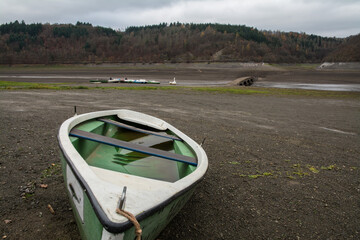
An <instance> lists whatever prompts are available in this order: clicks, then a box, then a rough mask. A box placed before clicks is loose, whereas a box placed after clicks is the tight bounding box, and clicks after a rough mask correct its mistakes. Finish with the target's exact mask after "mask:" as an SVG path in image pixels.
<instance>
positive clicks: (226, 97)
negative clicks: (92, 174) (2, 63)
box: [0, 89, 360, 239]
mask: <svg viewBox="0 0 360 240" xmlns="http://www.w3.org/2000/svg"><path fill="white" fill-rule="evenodd" d="M302 91H303V90H298V92H297V94H293V95H291V94H290V95H289V94H284V95H279V94H271V93H270V94H269V93H267V94H259V93H255V94H231V93H226V92H206V91H192V90H184V89H179V90H140V89H138V90H110V89H109V90H106V89H98V90H89V89H84V90H61V91H56V90H49V89H43V90H39V89H38V90H31V89H29V90H26V89H17V90H13V89H12V90H1V91H0V187H1V191H0V212H1V223H0V234H1V235H0V237H2V238H4V239H32V238H36V239H50V238H51V239H79V238H80V236H79V233H78V229H77V227H76V224H75V221H74V218H73V214H72V211H71V209H70V205H69V201H68V199H67V195H66V191H65V185H64V183H63V178H62V175H61V168H60V165H59V164H60V159H59V148H58V143H57V139H56V135H57V131H58V128H59V126H60V124H61V123H62V122H63V121H64V120H65V119H67V118H69V117H71V116H72V115H73V106H74V105H76V106H77V110H78V113H85V112H90V111H99V110H106V109H117V108H126V109H131V110H135V111H140V112H144V113H147V114H150V115H153V116H157V117H159V118H161V119H164V120H165V121H167V122H169V123H170V124H172V125H174V126H176V127H177V128H178V129H180V130H181V131H183V132H185V133H186V134H187V135H189V136H190V137H191V138H192V139H194V140H195V141H197V142H201V141H202V140H203V139H204V138H205V137H206V141H205V144H204V145H203V147H204V149H205V151H206V152H207V154H208V158H209V170H208V172H207V174H206V176H205V179H204V180H203V181H202V182H200V183H199V185H198V188H197V191H196V192H195V194H194V196H193V197H192V198H191V199H190V201H189V202H188V204H187V205H186V206H185V208H184V209H183V210H182V211H181V212H180V213H179V215H177V216H176V217H175V218H174V219H173V221H172V222H171V223H170V225H168V227H167V228H165V230H164V231H163V232H162V233H161V235H160V236H159V237H158V238H159V239H315V238H319V239H329V238H334V239H357V238H359V234H360V233H359V232H360V227H359V226H360V218H359V216H360V208H359V201H360V178H359V174H360V163H359V156H360V150H359V149H360V148H359V145H360V121H359V120H360V97H359V95H358V93H351V94H350V93H338V94H337V95H336V96H333V95H329V96H327V95H326V94H325V95H324V94H322V95H321V96H319V95H317V94H315V93H317V92H316V91H315V92H311V94H310V93H309V92H302ZM301 93H304V94H301ZM50 209H52V210H53V211H50Z"/></svg>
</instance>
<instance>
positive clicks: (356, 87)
mask: <svg viewBox="0 0 360 240" xmlns="http://www.w3.org/2000/svg"><path fill="white" fill-rule="evenodd" d="M253 86H254V87H272V88H290V89H309V90H324V91H350V92H360V84H312V83H277V82H256V83H255V84H254V85H253Z"/></svg>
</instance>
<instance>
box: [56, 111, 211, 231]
mask: <svg viewBox="0 0 360 240" xmlns="http://www.w3.org/2000/svg"><path fill="white" fill-rule="evenodd" d="M116 111H121V110H110V111H102V112H104V113H110V114H108V115H111V114H112V113H113V112H116ZM127 111H128V110H127ZM98 113H100V112H98ZM88 114H91V113H88ZM108 115H107V116H108ZM79 116H81V115H79ZM79 116H74V117H75V118H76V117H79ZM103 116H105V115H103ZM74 117H72V118H69V119H67V120H66V121H65V122H67V121H70V119H72V121H70V122H73V120H75V119H73V118H74ZM89 119H90V118H89ZM65 122H64V123H65ZM81 122H82V121H81ZM64 123H63V124H64ZM63 124H62V125H61V126H60V128H59V134H58V136H57V139H58V143H59V146H60V150H61V153H62V155H63V157H64V159H65V161H66V163H67V164H68V165H69V167H70V168H71V170H72V172H73V173H74V175H75V177H76V179H77V180H78V181H79V183H80V185H81V187H82V189H83V191H84V192H85V193H86V195H87V196H88V198H89V200H90V203H91V205H92V207H93V209H94V212H95V214H96V216H97V218H98V219H99V221H100V223H101V224H102V225H103V227H104V228H105V229H106V230H107V231H108V232H111V233H115V234H116V233H122V232H124V231H126V230H127V229H129V228H131V227H132V226H133V224H132V223H131V222H130V221H129V220H126V221H125V222H114V221H112V220H110V219H109V217H108V216H107V214H106V213H105V211H104V210H103V208H102V207H101V205H100V203H99V201H98V200H97V198H96V196H95V194H94V193H93V192H92V190H91V187H90V186H89V185H88V183H87V182H86V180H85V179H84V177H83V176H82V174H81V173H80V172H79V171H78V169H77V168H76V166H75V163H74V162H73V161H72V160H71V158H70V157H69V155H68V154H67V151H66V150H65V149H64V146H63V144H62V142H61V132H60V131H61V130H62V128H63ZM167 124H168V123H167ZM69 125H70V124H69ZM168 126H169V127H171V128H174V129H176V128H175V127H172V126H171V125H170V124H168ZM176 130H177V129H176ZM67 131H70V129H68V130H67ZM177 131H179V130H177ZM179 132H180V131H179ZM180 133H182V132H180ZM182 134H183V135H184V136H185V137H187V136H186V135H185V134H184V133H182ZM187 138H188V139H190V140H191V141H193V140H192V139H191V138H189V137H187ZM185 142H187V141H186V140H185ZM193 142H194V143H195V144H196V145H197V146H199V145H198V144H197V143H196V142H195V141H193ZM199 150H200V152H201V153H203V157H204V159H201V160H203V161H200V162H199V163H200V165H202V166H204V165H205V169H204V170H203V174H202V175H201V176H200V177H198V178H197V179H196V180H195V181H192V183H191V184H189V185H188V186H186V187H184V188H182V189H181V190H179V191H178V192H176V193H175V194H173V195H171V196H170V197H169V198H167V199H165V200H164V201H162V202H160V203H159V204H157V205H155V206H153V207H151V208H149V209H147V210H146V211H143V212H141V213H140V214H137V215H136V219H137V220H138V221H139V222H141V221H142V220H144V219H146V218H148V217H149V216H151V215H153V214H155V213H156V212H158V211H160V210H162V209H163V208H165V207H166V206H167V205H168V204H170V203H171V202H172V201H174V200H176V199H177V198H178V197H180V196H182V195H184V194H185V193H187V192H188V191H189V190H191V189H192V188H193V187H195V185H197V184H198V183H199V182H201V181H202V179H203V178H204V176H205V173H206V171H207V168H208V162H207V157H206V153H205V151H204V150H203V149H202V148H201V147H200V149H199ZM198 160H200V159H199V158H198ZM201 163H202V164H201ZM200 165H199V166H198V167H197V169H198V168H199V167H200ZM197 169H196V170H195V171H194V172H193V173H195V172H197ZM190 175H192V174H190ZM188 176H189V175H188ZM186 177H187V176H186ZM186 177H184V178H186ZM184 178H183V179H184ZM178 181H181V179H180V180H178ZM178 181H177V182H178ZM175 183H176V182H175ZM175 183H172V184H175Z"/></svg>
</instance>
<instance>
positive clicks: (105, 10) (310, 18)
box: [0, 0, 360, 37]
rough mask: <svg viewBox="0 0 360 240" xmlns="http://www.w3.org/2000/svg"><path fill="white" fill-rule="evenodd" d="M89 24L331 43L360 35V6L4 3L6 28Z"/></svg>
mask: <svg viewBox="0 0 360 240" xmlns="http://www.w3.org/2000/svg"><path fill="white" fill-rule="evenodd" d="M15 20H19V21H21V20H24V21H25V22H26V23H73V24H75V23H76V22H77V21H81V22H89V23H92V24H93V25H94V26H104V27H111V28H114V29H116V30H119V29H120V30H125V28H126V27H129V26H139V25H141V26H143V25H151V24H159V23H162V22H167V23H170V22H177V21H179V22H181V23H191V22H193V23H224V24H236V25H246V26H250V27H256V28H257V29H259V30H273V31H276V30H280V31H285V32H289V31H294V32H306V33H308V34H317V35H320V36H326V37H347V36H350V35H356V34H359V33H360V0H220V1H215V0H178V1H175V0H153V1H150V0H102V1H100V0H0V24H3V23H9V22H13V21H15Z"/></svg>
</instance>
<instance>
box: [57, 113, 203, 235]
mask: <svg viewBox="0 0 360 240" xmlns="http://www.w3.org/2000/svg"><path fill="white" fill-rule="evenodd" d="M109 113H111V114H114V113H117V112H113V111H110V112H109ZM122 113H130V112H126V111H123V112H122ZM134 113H136V112H134ZM106 115H108V113H106V114H105V113H104V116H106ZM101 116H103V114H102V113H96V117H101ZM85 117H86V116H84V117H80V118H78V117H73V120H74V122H76V123H73V122H72V121H70V120H72V119H70V120H68V121H67V122H69V123H66V122H65V123H64V124H63V125H62V127H61V128H60V130H59V136H58V138H59V144H60V149H61V163H62V170H63V176H64V180H65V184H66V190H67V193H68V196H69V199H70V203H71V206H72V209H73V212H74V216H75V219H76V223H77V225H78V228H79V231H80V235H81V237H82V239H102V240H103V239H131V240H133V239H135V237H136V236H135V229H134V226H133V224H132V223H131V222H130V221H123V220H121V219H119V220H117V218H118V216H116V213H115V212H116V211H115V210H116V208H114V207H113V206H114V205H113V203H111V202H115V201H117V200H118V199H119V198H118V196H119V195H118V194H117V192H120V191H119V189H118V187H116V186H112V184H111V183H110V182H109V184H110V185H111V187H112V188H111V189H114V190H115V192H109V194H110V195H109V196H110V197H109V198H106V199H110V200H111V202H110V203H109V204H110V206H111V207H110V208H107V205H106V204H108V203H107V201H105V202H104V200H103V198H104V197H103V196H102V195H101V194H100V195H99V191H102V190H101V189H98V188H96V185H97V184H98V183H101V184H103V183H104V182H103V180H101V179H98V180H96V179H95V180H94V179H93V178H94V176H95V175H93V172H92V171H91V168H89V167H88V166H87V165H84V163H85V161H84V159H82V158H80V157H79V156H76V155H78V153H77V152H74V151H73V150H72V148H73V146H72V145H71V144H70V141H69V140H68V138H69V136H68V135H69V132H70V130H71V129H72V128H73V127H74V126H75V125H77V124H78V123H79V122H82V121H83V120H85V121H86V120H88V119H89V118H87V117H86V118H85ZM142 119H144V116H142ZM155 120H156V119H155ZM159 123H161V122H159ZM165 125H166V126H167V127H168V128H169V129H171V131H175V133H176V134H177V135H178V136H180V137H181V138H183V139H185V140H186V141H187V142H188V143H189V144H191V145H192V146H193V149H194V150H195V152H196V155H197V158H198V160H199V166H198V167H197V168H196V170H195V172H197V173H196V174H195V172H193V173H191V174H190V175H187V176H184V177H183V178H182V179H180V180H177V181H176V182H163V181H158V180H151V179H149V180H144V179H146V178H143V177H138V176H130V175H126V174H125V175H126V176H122V177H121V179H122V180H124V179H132V180H130V181H129V182H128V184H129V185H131V184H132V183H133V182H134V181H135V182H137V181H139V183H140V182H141V183H142V184H140V185H139V186H141V187H140V188H139V190H136V189H135V188H134V187H135V185H132V187H131V188H130V190H131V191H133V192H130V194H131V195H129V196H130V199H131V203H129V206H128V207H127V208H128V209H129V208H130V209H131V207H132V205H135V206H136V205H137V206H140V207H141V206H143V205H144V204H146V203H148V202H149V201H148V200H147V197H146V196H148V195H149V194H151V196H153V197H155V198H159V196H160V195H161V194H163V191H173V192H172V193H169V194H167V196H168V197H165V198H164V199H163V200H162V201H160V202H159V201H154V204H153V205H151V206H150V207H147V208H144V209H143V210H141V211H138V212H135V213H136V214H134V215H135V216H136V218H137V220H138V222H139V223H140V225H141V229H142V239H156V237H157V236H158V235H159V234H160V232H161V231H162V230H163V229H164V228H165V227H166V225H167V224H168V223H169V222H170V221H171V220H172V219H173V218H174V217H175V215H176V214H177V213H178V212H179V211H180V210H181V208H182V207H183V206H184V205H185V204H186V202H187V201H188V200H189V199H190V197H191V195H192V194H193V193H194V191H195V187H196V185H197V183H198V182H200V181H201V180H202V178H203V175H204V174H205V172H206V169H207V157H206V154H205V152H203V150H202V148H201V147H200V146H198V145H197V144H196V143H195V142H193V141H192V140H191V139H189V138H188V137H187V136H186V135H184V134H182V133H181V132H180V131H178V130H177V129H175V128H173V127H172V126H171V125H169V124H167V123H166V124H165ZM63 128H64V129H63ZM64 139H65V140H64ZM62 141H63V142H62ZM69 149H70V150H69ZM79 166H81V167H79ZM120 175H122V174H121V173H120ZM90 176H91V177H92V178H90ZM146 181H150V182H151V183H149V186H150V188H149V187H146V188H147V189H150V190H151V189H152V190H153V192H150V193H149V192H143V193H142V191H143V190H141V189H144V185H143V184H145V183H146ZM154 183H155V184H159V185H160V186H163V187H161V188H160V190H161V192H156V191H154V190H156V187H155V186H154V185H153V184H154ZM121 184H123V183H121ZM124 184H126V183H124ZM167 186H169V188H168V187H167ZM105 187H107V186H105ZM114 187H115V188H114ZM153 188H154V189H153ZM135 190H136V191H137V193H136V192H134V191H135ZM144 194H145V195H144ZM113 196H115V198H114V197H113ZM136 196H137V197H136ZM113 200H114V201H113ZM133 209H134V210H135V211H136V208H133ZM134 210H133V211H134ZM114 214H115V218H114Z"/></svg>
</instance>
